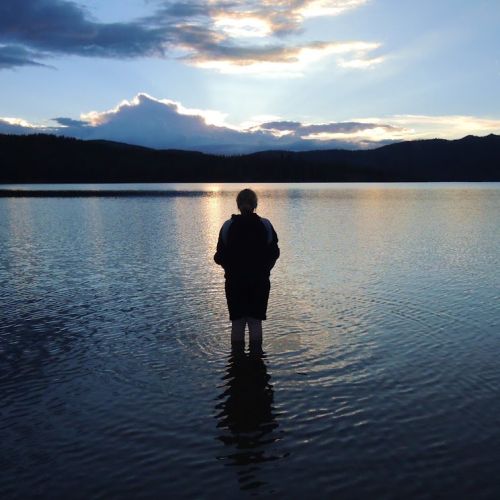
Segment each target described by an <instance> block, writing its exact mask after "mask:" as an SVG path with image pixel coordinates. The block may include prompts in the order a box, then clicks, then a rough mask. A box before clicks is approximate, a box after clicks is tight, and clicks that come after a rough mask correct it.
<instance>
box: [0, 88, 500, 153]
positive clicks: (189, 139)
mask: <svg viewBox="0 0 500 500" xmlns="http://www.w3.org/2000/svg"><path fill="white" fill-rule="evenodd" d="M226 118H227V117H226V116H225V115H224V114H223V113H221V112H219V111H216V110H201V109H194V108H188V107H185V106H183V105H182V104H181V103H179V102H176V101H173V100H170V99H156V98H154V97H151V96H149V95H147V94H138V95H137V96H135V97H134V98H133V99H132V100H130V101H122V102H121V103H120V104H118V106H116V107H115V108H113V109H110V110H106V111H92V112H89V113H85V114H82V115H81V116H80V119H73V118H66V117H58V118H54V119H53V121H54V122H55V125H52V126H40V125H36V124H31V123H29V122H27V121H25V120H22V119H18V118H0V133H7V134H29V133H41V132H43V133H53V134H58V135H65V136H70V137H77V138H80V139H106V140H113V141H119V142H126V143H129V144H136V145H141V146H148V147H153V148H158V149H168V148H171V149H186V150H196V151H204V152H213V153H222V154H234V153H249V152H254V151H262V150H266V149H288V150H294V151H302V150H311V149H331V148H347V149H359V148H369V147H375V146H380V145H383V144H388V143H391V142H395V141H401V140H412V139H429V138H435V137H441V138H446V139H457V138H460V137H463V136H465V135H468V134H471V133H473V134H476V135H486V134H490V133H496V134H500V119H493V118H482V117H474V116H455V115H450V116H426V115H395V116H389V117H386V118H380V117H373V118H359V119H353V120H352V121H347V122H328V123H302V122H300V121H296V120H280V119H277V118H276V117H272V118H271V121H270V120H269V118H270V117H269V116H268V117H260V118H259V117H255V118H253V119H250V120H248V121H246V122H244V123H242V124H239V125H234V124H229V123H227V122H226Z"/></svg>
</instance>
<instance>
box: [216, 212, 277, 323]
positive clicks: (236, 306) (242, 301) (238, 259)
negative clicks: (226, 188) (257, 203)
mask: <svg viewBox="0 0 500 500" xmlns="http://www.w3.org/2000/svg"><path fill="white" fill-rule="evenodd" d="M279 256H280V250H279V247H278V236H277V234H276V231H275V230H274V228H273V226H272V224H271V223H270V222H269V221H268V220H267V219H263V218H261V217H259V216H258V215H257V214H255V213H252V214H246V215H233V216H232V217H231V219H230V220H228V221H226V222H225V223H224V225H223V226H222V228H221V230H220V233H219V240H218V242H217V251H216V253H215V255H214V260H215V262H216V263H217V264H219V265H220V266H222V267H223V268H224V271H225V277H226V298H227V303H228V308H229V316H230V318H231V319H232V320H233V319H239V318H241V317H244V316H251V317H254V318H257V319H266V311H267V301H268V298H269V290H270V282H269V275H270V272H271V269H272V268H273V267H274V264H275V263H276V260H277V259H278V258H279Z"/></svg>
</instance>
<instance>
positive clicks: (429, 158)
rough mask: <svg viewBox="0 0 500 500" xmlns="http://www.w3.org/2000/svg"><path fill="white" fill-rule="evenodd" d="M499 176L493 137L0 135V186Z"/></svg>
mask: <svg viewBox="0 0 500 500" xmlns="http://www.w3.org/2000/svg"><path fill="white" fill-rule="evenodd" d="M372 181H373V182H405V181H406V182H412V181H413V182H418V181H434V182H439V181H500V136H499V135H495V134H489V135H487V136H484V137H478V136H474V135H467V136H465V137H463V138H461V139H455V140H447V139H421V140H415V141H403V142H398V143H393V144H388V145H384V146H380V147H378V148H374V149H366V150H348V149H327V150H309V151H287V150H266V151H260V152H255V153H249V154H239V155H215V154H210V153H202V152H199V151H190V150H181V149H152V148H148V147H144V146H136V145H131V144H127V143H121V142H115V141H107V140H88V141H85V140H81V139H75V138H70V137H61V136H54V135H45V134H33V135H22V136H21V135H4V134H0V183H40V182H50V183H63V182H69V183H72V182H83V183H85V182H103V183H107V182H372Z"/></svg>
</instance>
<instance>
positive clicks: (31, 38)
mask: <svg viewBox="0 0 500 500" xmlns="http://www.w3.org/2000/svg"><path fill="white" fill-rule="evenodd" d="M364 1H365V0H329V2H327V4H331V6H333V7H335V8H338V9H344V8H350V7H353V6H357V5H358V4H362V3H363V2H364ZM312 4H313V0H292V1H283V0H277V1H276V2H269V1H267V0H260V1H259V0H246V1H243V2H231V1H225V0H220V1H214V2H210V3H206V2H196V1H195V2H169V1H160V2H158V3H157V11H156V12H155V15H150V16H144V17H142V18H139V19H137V20H135V21H133V22H120V23H118V22H117V23H102V22H98V21H97V20H95V19H93V18H92V17H91V16H90V15H89V13H88V12H87V10H86V9H84V8H83V7H82V6H81V5H79V4H78V3H76V2H72V1H68V0H22V1H19V0H2V1H1V2H0V68H2V69H5V68H12V67H16V66H26V65H43V64H42V63H41V62H40V60H41V59H43V58H46V57H55V56H58V55H78V56H86V57H109V58H118V59H127V58H135V57H166V56H168V55H169V54H172V52H173V50H177V51H178V50H181V51H183V52H184V56H183V57H182V58H183V59H184V60H186V61H187V62H190V63H193V64H199V63H203V62H207V61H208V62H214V61H219V62H220V61H223V62H225V63H227V64H229V65H234V66H248V65H252V64H257V63H259V62H266V63H274V62H279V63H288V64H291V63H294V62H296V61H297V59H298V56H299V55H300V53H301V51H302V50H303V49H314V50H317V51H321V50H323V49H327V48H328V47H329V46H331V45H332V42H321V41H318V42H312V43H307V44H298V45H297V44H287V43H284V36H285V35H286V34H290V33H292V32H299V31H300V29H301V24H302V21H303V19H304V16H305V15H306V14H304V12H306V10H307V8H308V7H309V6H310V5H312ZM221 17H222V18H223V19H225V21H224V22H226V23H229V25H230V24H231V22H243V23H245V22H246V21H245V20H248V19H250V20H253V22H257V23H261V24H262V25H263V26H265V29H266V31H265V33H262V34H261V36H262V40H261V41H264V42H265V43H256V42H255V40H253V41H252V40H251V39H250V38H248V39H247V38H245V36H242V38H241V37H240V38H238V37H235V36H234V33H231V31H230V30H228V29H227V27H226V28H224V26H222V27H221V26H220V25H219V24H218V22H220V19H221ZM242 29H243V30H244V29H245V28H244V27H243V28H242Z"/></svg>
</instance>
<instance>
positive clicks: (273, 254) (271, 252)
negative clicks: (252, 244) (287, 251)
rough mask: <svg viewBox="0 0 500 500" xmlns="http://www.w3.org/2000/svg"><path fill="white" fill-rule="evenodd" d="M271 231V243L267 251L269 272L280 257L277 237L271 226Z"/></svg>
mask: <svg viewBox="0 0 500 500" xmlns="http://www.w3.org/2000/svg"><path fill="white" fill-rule="evenodd" d="M271 231H272V240H271V243H269V245H268V249H267V255H268V262H269V270H271V269H272V268H273V267H274V265H275V264H276V261H277V260H278V259H279V256H280V249H279V247H278V235H277V234H276V231H275V230H274V227H272V226H271Z"/></svg>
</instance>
